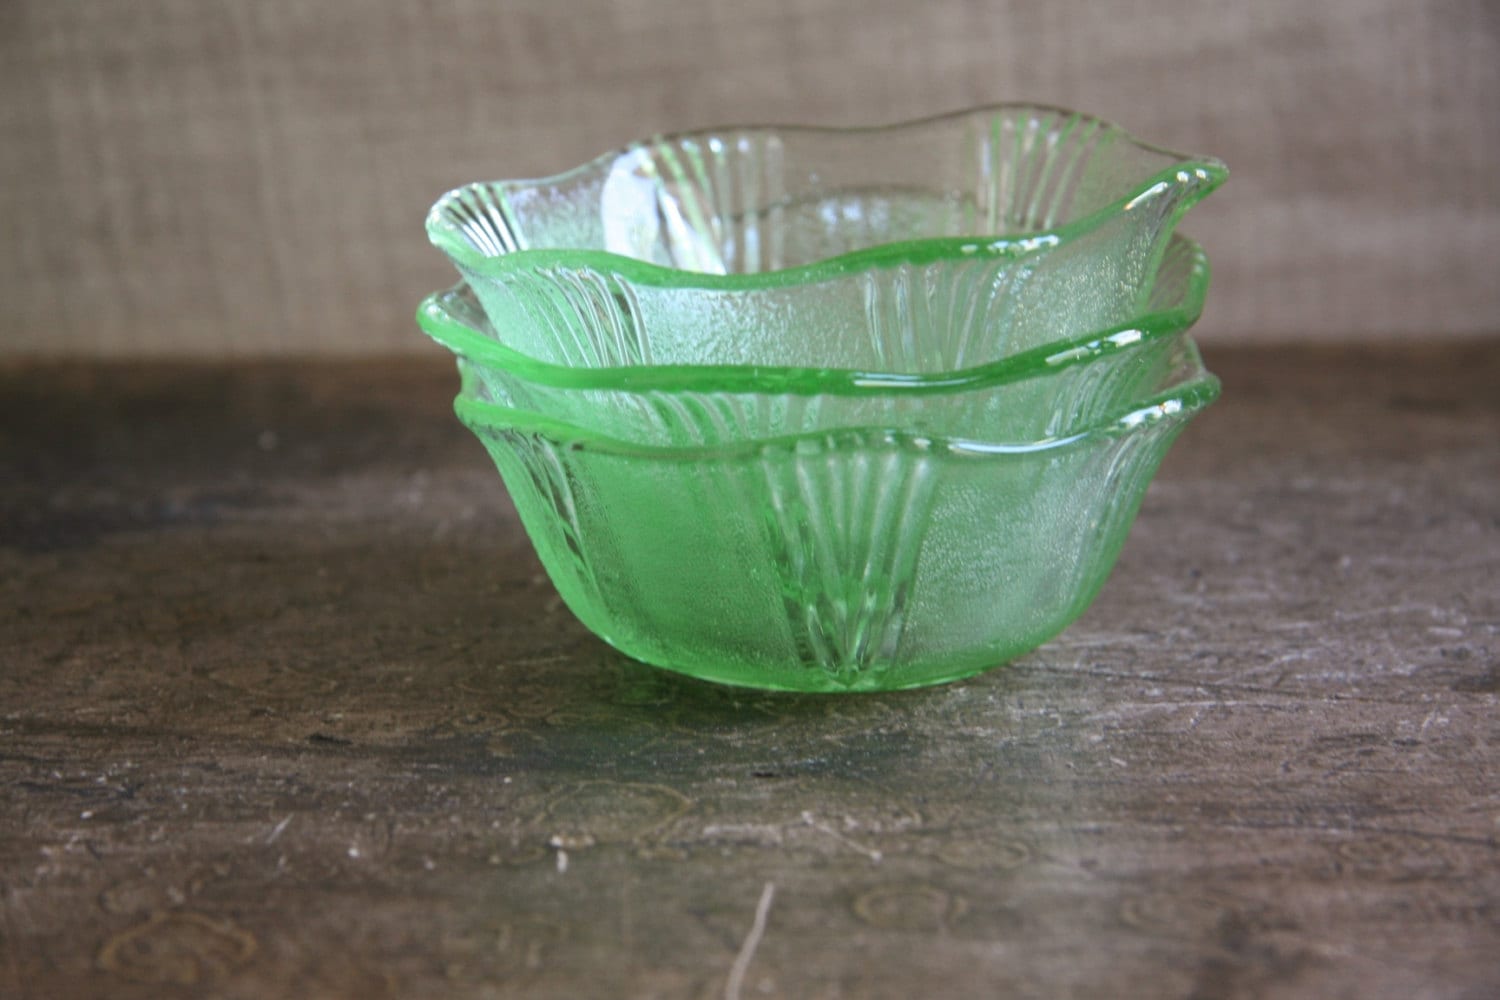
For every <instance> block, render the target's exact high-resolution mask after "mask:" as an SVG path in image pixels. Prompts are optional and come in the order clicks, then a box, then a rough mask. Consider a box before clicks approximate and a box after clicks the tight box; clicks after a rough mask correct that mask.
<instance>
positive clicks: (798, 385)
mask: <svg viewBox="0 0 1500 1000" xmlns="http://www.w3.org/2000/svg"><path fill="white" fill-rule="evenodd" d="M1208 283H1209V266H1208V260H1207V257H1206V256H1205V255H1204V253H1203V251H1202V249H1201V248H1200V247H1199V246H1198V245H1197V244H1196V243H1193V242H1192V241H1191V240H1189V239H1187V238H1185V237H1182V236H1174V237H1173V239H1172V241H1171V244H1170V246H1169V247H1168V249H1167V252H1166V255H1165V257H1164V259H1163V261H1162V264H1161V268H1160V270H1159V272H1158V274H1157V277H1156V281H1155V283H1154V284H1153V287H1152V289H1151V296H1150V298H1149V300H1148V301H1147V302H1146V303H1145V306H1144V308H1145V312H1144V313H1143V314H1142V315H1139V316H1137V317H1135V318H1134V319H1133V320H1132V322H1130V323H1128V324H1124V325H1121V326H1116V327H1113V328H1110V329H1106V330H1098V331H1092V332H1087V333H1084V334H1083V335H1082V336H1079V337H1074V338H1072V339H1065V340H1062V341H1060V342H1053V343H1048V344H1046V345H1044V346H1041V347H1036V348H1032V349H1030V350H1027V351H1022V352H1020V353H1017V354H1014V355H1008V356H1004V357H1002V358H999V359H997V360H995V361H993V362H991V363H989V364H987V365H981V366H977V367H974V368H968V369H964V370H961V371H951V372H943V373H934V374H899V373H889V372H861V371H853V370H847V369H842V368H840V369H834V368H812V369H809V368H773V367H755V366H733V365H718V366H683V365H677V366H670V365H630V366H624V367H590V366H564V365H554V364H548V363H546V362H542V361H538V360H536V359H534V358H531V357H528V356H526V355H523V354H521V353H519V352H517V351H515V350H513V349H511V348H510V347H508V346H507V345H506V344H505V343H504V338H503V337H502V335H501V334H500V333H499V332H497V331H496V330H495V328H494V327H493V325H492V324H491V323H490V322H489V320H488V319H487V318H486V316H485V315H484V312H483V310H482V308H481V307H480V305H479V302H478V300H477V298H476V297H475V296H474V294H473V291H472V289H470V288H468V287H467V286H464V285H460V286H459V287H457V288H455V289H452V290H450V291H448V292H443V293H439V294H436V295H433V296H431V297H429V298H428V299H427V300H426V301H425V302H424V303H423V304H422V307H421V309H420V310H419V311H418V313H417V320H418V322H419V323H420V325H421V326H422V329H423V330H424V331H425V332H426V333H427V334H428V335H429V336H431V337H432V338H433V339H435V340H437V341H438V342H439V343H442V344H443V345H444V346H446V347H448V348H449V349H450V350H452V351H453V352H454V353H456V354H458V355H459V356H460V358H462V359H463V366H462V367H463V372H464V395H465V396H466V397H468V398H471V399H475V400H479V401H483V402H486V403H494V404H497V405H500V406H504V407H509V408H512V409H518V410H527V411H531V412H535V413H540V414H545V415H547V416H548V417H550V418H552V419H555V420H563V421H567V422H569V423H572V424H576V425H578V426H582V427H587V428H591V429H593V430H595V431H597V432H599V433H602V434H607V435H610V436H611V437H614V438H618V439H620V440H624V441H630V442H634V443H637V444H647V445H660V446H674V447H675V446H686V445H712V444H721V443H730V442H734V441H741V440H751V439H759V438H768V437H776V436H780V435H788V434H803V433H810V432H816V431H824V430H832V429H838V428H843V427H884V428H888V429H892V430H897V431H902V432H907V433H925V434H930V435H937V436H957V437H962V436H965V435H967V434H969V433H970V432H971V431H972V429H973V428H974V427H976V426H987V427H994V426H996V425H997V424H996V418H997V417H1000V418H1002V419H1001V421H1000V426H1004V427H1005V429H1006V434H1007V435H1009V436H1010V439H1011V440H1033V439H1040V438H1044V437H1050V436H1054V435H1058V434H1061V433H1064V432H1065V430H1066V428H1067V427H1069V426H1080V425H1087V424H1088V423H1090V422H1091V421H1092V420H1093V419H1094V418H1095V417H1097V416H1099V415H1101V414H1103V413H1106V412H1109V411H1111V410H1112V409H1114V408H1115V407H1117V406H1119V405H1122V404H1123V403H1124V402H1125V401H1126V400H1129V399H1132V398H1135V397H1137V396H1138V395H1139V394H1140V392H1141V390H1142V389H1143V387H1147V386H1153V385H1161V384H1164V379H1165V378H1166V375H1167V374H1168V373H1170V372H1171V371H1172V370H1173V369H1174V368H1176V367H1179V366H1181V365H1183V364H1184V363H1185V359H1186V358H1188V357H1189V356H1190V355H1189V353H1188V352H1186V351H1185V348H1184V343H1185V341H1186V339H1187V337H1186V331H1187V329H1188V328H1189V327H1190V326H1191V325H1192V324H1193V323H1194V322H1195V321H1196V320H1197V319H1198V316H1199V315H1200V313H1201V312H1202V309H1203V301H1204V296H1205V293H1206V292H1207V288H1208Z"/></svg>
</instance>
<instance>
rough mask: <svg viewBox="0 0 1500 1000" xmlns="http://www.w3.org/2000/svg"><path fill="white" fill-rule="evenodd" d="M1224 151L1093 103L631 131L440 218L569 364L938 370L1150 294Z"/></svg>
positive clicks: (1045, 336)
mask: <svg viewBox="0 0 1500 1000" xmlns="http://www.w3.org/2000/svg"><path fill="white" fill-rule="evenodd" d="M1225 176H1226V171H1225V168H1224V166H1223V164H1222V163H1220V162H1219V161H1217V160H1214V159H1211V158H1206V157H1191V156H1185V155H1183V154H1179V153H1174V152H1171V151H1168V150H1165V149H1161V148H1158V147H1155V146H1151V145H1148V144H1145V143H1142V142H1140V141H1138V140H1136V139H1134V138H1132V137H1131V136H1129V135H1128V134H1127V133H1125V132H1124V131H1123V130H1121V129H1119V128H1117V127H1115V126H1113V125H1110V124H1107V123H1105V122H1103V121H1100V120H1099V119H1096V118H1091V117H1088V116H1086V115H1081V114H1076V113H1073V112H1068V111H1063V110H1059V109H1053V108H1042V107H1035V106H1029V105H1001V106H995V107H988V108H980V109H976V110H972V111H966V112H961V113H958V114H953V115H947V116H943V117H939V118H931V119H926V120H923V121H917V122H910V123H906V124H899V125H892V126H887V127H882V128H865V129H818V128H747V129H721V130H710V131H706V132H693V133H683V134H679V135H676V136H671V137H666V138H658V139H654V140H650V141H648V142H643V143H637V144H635V145H632V146H630V147H628V148H626V149H624V150H622V151H619V152H616V153H611V154H608V155H606V156H603V157H601V158H599V159H597V160H595V161H593V162H591V163H589V164H585V165H584V166H582V167H579V168H577V169H575V170H572V171H569V172H567V173H564V174H560V175H557V176H555V177H551V178H546V179H542V180H520V181H499V182H493V183H480V184H470V185H467V186H465V187H462V188H458V189H456V190H454V191H451V192H449V193H448V194H446V195H444V196H443V197H442V198H441V199H439V201H438V202H437V204H436V205H435V206H434V207H433V209H432V211H431V213H430V214H429V216H428V220H427V231H428V235H429V237H430V238H431V240H432V242H433V243H434V245H436V246H437V247H438V248H440V249H441V250H443V251H444V252H445V253H446V254H447V255H448V256H449V257H450V259H452V261H453V262H454V264H455V265H456V266H457V267H458V269H459V271H460V272H461V273H462V274H463V276H464V277H465V279H466V280H467V281H468V283H469V284H470V286H471V287H472V288H473V290H474V293H475V295H476V296H477V297H478V300H479V303H480V305H481V307H482V308H483V310H484V312H485V313H486V314H487V315H488V317H489V319H490V321H491V323H492V324H493V325H494V327H495V328H496V329H497V330H500V331H502V332H503V334H504V336H505V338H506V342H507V343H508V344H509V346H511V347H512V348H514V349H516V350H517V351H520V352H521V353H523V354H528V355H531V356H532V357H534V358H537V359H539V360H542V361H546V362H550V363H553V364H565V365H576V366H583V367H590V366H606V367H618V366H624V365H637V364H653V365H672V364H688V365H705V364H711V365H717V364H727V365H774V366H778V367H807V368H843V369H861V370H865V371H880V372H890V373H898V374H932V373H938V372H944V371H950V370H954V369H960V368H966V367H973V366H976V365H981V364H986V363H988V362H990V361H993V360H996V359H998V358H1000V357H1003V356H1005V355H1008V354H1014V353H1017V352H1018V351H1022V350H1027V349H1030V348H1033V347H1037V346H1041V345H1043V344H1046V343H1049V342H1052V341H1054V340H1060V339H1067V338H1069V337H1076V336H1080V335H1083V334H1085V333H1088V332H1090V331H1097V330H1101V329H1106V328H1108V327H1110V326H1113V325H1116V324H1120V323H1125V322H1128V321H1129V320H1130V318H1131V317H1132V316H1133V315H1135V314H1137V313H1139V312H1140V310H1141V307H1142V305H1143V303H1144V302H1145V300H1146V299H1147V297H1148V296H1149V294H1150V289H1151V283H1152V281H1153V279H1154V275H1155V273H1156V268H1157V266H1158V264H1159V262H1160V258H1161V256H1162V254H1163V252H1164V251H1165V248H1166V245H1167V239H1168V237H1169V236H1170V234H1171V232H1172V230H1173V228H1174V227H1175V225H1176V223H1177V220H1178V219H1179V218H1180V217H1181V215H1182V213H1183V212H1185V211H1186V210H1187V209H1188V208H1189V207H1190V206H1191V205H1193V204H1195V203H1196V202H1197V201H1198V200H1200V199H1201V198H1203V197H1204V196H1205V195H1207V194H1208V193H1209V192H1211V191H1212V190H1213V189H1214V188H1216V187H1217V186H1218V185H1219V184H1220V183H1222V182H1223V180H1224V178H1225Z"/></svg>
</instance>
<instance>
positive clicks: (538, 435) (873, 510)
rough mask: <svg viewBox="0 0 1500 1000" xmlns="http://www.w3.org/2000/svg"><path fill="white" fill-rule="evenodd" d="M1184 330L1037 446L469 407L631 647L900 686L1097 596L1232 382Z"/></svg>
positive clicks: (700, 665) (651, 656)
mask: <svg viewBox="0 0 1500 1000" xmlns="http://www.w3.org/2000/svg"><path fill="white" fill-rule="evenodd" d="M1180 343H1181V344H1182V345H1183V350H1184V351H1185V358H1184V359H1183V363H1181V364H1178V365H1176V366H1174V367H1172V369H1171V370H1170V371H1166V372H1163V373H1162V383H1161V384H1159V385H1156V386H1153V387H1151V389H1152V391H1150V392H1146V393H1143V394H1142V395H1140V396H1138V397H1136V398H1134V399H1132V400H1129V401H1128V403H1127V404H1126V405H1124V406H1122V407H1119V408H1118V409H1116V410H1115V411H1113V412H1110V413H1107V414H1103V415H1101V416H1100V417H1099V418H1098V419H1097V420H1094V421H1093V422H1091V423H1089V424H1087V425H1079V424H1077V423H1076V422H1075V423H1074V425H1073V426H1071V427H1070V428H1069V429H1068V430H1067V432H1066V433H1064V434H1060V435H1056V436H1049V437H1042V438H1038V437H1036V436H1034V434H1033V431H1034V422H1033V419H1032V415H1030V414H1017V413H1014V412H1012V411H1010V410H1008V409H1005V408H984V409H982V410H981V411H980V413H979V414H978V415H977V419H975V420H974V421H973V424H972V426H971V428H970V430H969V432H968V433H967V434H964V435H962V436H957V435H955V436H951V437H943V436H935V435H928V434H918V433H911V432H904V431H898V430H892V429H871V428H848V429H841V430H833V431H826V432H815V433H807V434H800V435H793V436H789V437H784V438H772V439H757V440H741V441H736V442H732V443H722V444H715V445H709V446H699V447H675V448H674V447H653V446H650V445H642V444H639V443H634V442H629V441H623V440H620V439H618V438H613V437H609V436H607V435H603V434H600V433H598V432H596V431H592V430H589V429H586V428H582V427H579V426H577V425H575V424H570V423H567V422H564V421H560V420H556V419H554V418H551V417H548V416H544V415H541V414H536V413H530V412H524V411H518V410H513V409H508V408H505V407H500V406H497V405H495V404H493V403H488V402H485V401H483V400H480V399H476V398H473V397H472V396H471V395H469V394H467V393H465V394H463V395H461V396H460V397H459V400H458V403H457V409H458V412H459V415H460V417H461V418H462V419H463V420H464V421H465V422H466V423H467V424H468V425H469V426H470V427H471V428H473V429H474V431H475V432H476V433H477V434H478V435H479V437H480V438H481V440H483V441H484V443H485V445H486V447H487V448H488V450H489V451H490V454H491V455H492V456H493V458H494V460H495V462H496V464H497V465H498V467H499V469H500V472H501V475H502V476H503V478H504V479H505V482H506V485H507V487H508V489H509V490H510V493H511V496H512V497H513V499H514V500H515V503H516V507H517V509H518V511H519V512H520V515H521V519H522V521H523V523H524V524H525V526H526V529H527V531H528V533H529V534H530V536H531V538H532V541H533V542H534V543H535V545H536V548H537V552H538V554H539V556H540V557H541V560H542V563H543V564H544V565H545V567H546V568H547V571H548V573H549V575H550V576H551V578H552V581H553V583H554V584H555V585H556V587H557V589H558V591H559V593H560V594H561V595H562V597H563V599H564V600H565V601H566V602H567V604H568V606H569V607H570V608H571V609H572V610H573V611H574V613H575V614H577V615H578V617H579V618H580V619H581V620H582V621H583V622H584V624H586V625H587V626H588V627H589V628H590V629H592V630H593V631H594V632H596V633H597V634H598V635H600V636H601V637H603V638H604V639H605V640H607V641H608V642H610V643H611V644H613V645H614V646H616V647H617V648H619V649H620V650H622V651H623V652H625V653H627V654H629V655H631V656H634V657H637V658H639V659H641V660H644V661H646V662H648V663H653V664H656V665H658V666H662V667H667V668H670V669H673V670H677V671H681V672H683V673H687V674H692V675H694V676H697V677H702V678H705V679H709V680H715V681H721V682H725V683H732V684H741V685H748V686H754V687H764V688H779V689H787V690H801V691H855V690H885V689H891V688H901V687H911V686H916V685H922V684H931V683H937V682H940V681H943V680H949V679H953V678H957V677H962V676H965V675H968V674H971V673H975V672H978V671H980V670H983V669H986V668H988V667H992V666H995V665H996V664H998V663H1002V662H1004V661H1005V660H1007V659H1009V658H1011V657H1013V656H1015V655H1017V654H1019V653H1021V652H1024V651H1026V650H1028V649H1031V648H1032V647H1034V646H1036V645H1037V644H1039V643H1041V642H1043V641H1045V640H1046V639H1047V638H1049V637H1051V636H1052V635H1054V634H1056V633H1057V632H1058V631H1060V630H1061V629H1062V628H1063V627H1064V626H1065V625H1066V624H1067V623H1068V622H1069V621H1071V620H1072V619H1073V618H1075V617H1076V616H1077V615H1078V614H1080V613H1081V612H1082V611H1083V609H1084V608H1085V607H1087V606H1088V604H1089V602H1090V601H1091V600H1092V599H1093V596H1094V594H1095V593H1096V592H1097V591H1098V589H1099V587H1100V586H1101V585H1102V584H1103V582H1104V579H1105V577H1106V576H1107V575H1108V573H1109V569H1110V567H1111V566H1112V564H1113V562H1114V559H1115V557H1116V555H1117V554H1118V552H1119V549H1120V546H1121V544H1122V543H1123V541H1124V539H1125V535H1126V533H1127V531H1128V529H1129V526H1130V523H1131V521H1132V520H1133V519H1134V517H1135V513H1136V510H1137V508H1138V506H1139V504H1140V500H1141V497H1142V494H1143V493H1144V491H1145V489H1146V486H1147V484H1148V483H1149V481H1150V479H1151V476H1152V475H1153V474H1154V472H1155V469H1156V467H1157V464H1158V463H1159V462H1160V460H1161V458H1162V456H1163V455H1164V454H1165V452H1166V450H1167V448H1168V447H1169V445H1170V444H1171V442H1172V440H1173V438H1174V437H1175V436H1176V434H1177V433H1178V431H1179V430H1180V429H1181V427H1182V426H1183V424H1184V423H1185V422H1186V421H1187V419H1188V418H1189V417H1190V416H1191V415H1192V414H1193V413H1195V412H1196V411H1197V410H1198V409H1200V408H1201V407H1203V406H1204V405H1206V404H1207V403H1208V402H1210V401H1211V400H1212V399H1213V398H1214V397H1215V396H1216V395H1217V393H1218V382H1217V380H1216V379H1214V377H1213V376H1212V375H1210V374H1208V373H1207V372H1206V371H1205V370H1204V369H1203V368H1202V366H1201V363H1200V362H1199V361H1198V358H1197V353H1196V351H1195V350H1194V349H1193V347H1192V344H1191V342H1190V341H1186V340H1185V339H1184V340H1183V341H1181V342H1180ZM1083 367H1087V366H1086V365H1085V366H1083ZM1016 421H1020V423H1021V429H1020V430H1019V432H1017V431H1016V429H1015V427H1014V426H1013V424H1014V423H1015V422H1016Z"/></svg>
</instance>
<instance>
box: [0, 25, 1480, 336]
mask: <svg viewBox="0 0 1500 1000" xmlns="http://www.w3.org/2000/svg"><path fill="white" fill-rule="evenodd" d="M1018 99H1025V100H1036V101H1042V102H1048V103H1059V104H1065V105H1070V106H1074V107H1077V108H1080V109H1083V110H1087V111H1091V112H1094V113H1097V114H1101V115H1103V116H1105V117H1108V118H1111V119H1113V120H1115V121H1118V122H1120V123H1121V124H1123V125H1125V126H1126V127H1128V128H1130V129H1131V130H1132V131H1134V132H1136V133H1137V134H1139V135H1142V136H1144V137H1146V138H1149V139H1152V140H1155V141H1158V142H1161V143H1164V144H1167V145H1171V146H1174V147H1177V148H1182V149H1188V150H1193V151H1199V152H1206V153H1213V154H1216V155H1218V156H1220V157H1222V158H1223V159H1225V160H1226V161H1228V162H1229V164H1230V167H1231V169H1232V171H1233V174H1234V176H1233V178H1232V179H1231V181H1230V183H1229V185H1228V186H1226V187H1225V188H1224V189H1223V190H1221V191H1220V192H1219V193H1218V194H1216V195H1215V196H1214V197H1213V198H1212V199H1210V201H1209V202H1208V203H1206V204H1205V205H1204V206H1202V207H1200V208H1199V209H1197V210H1195V212H1194V213H1193V215H1192V216H1191V217H1190V219H1189V222H1188V224H1187V226H1186V229H1187V231H1188V232H1190V233H1192V234H1193V235H1195V236H1197V237H1198V238H1199V239H1200V240H1202V241H1203V242H1204V243H1205V245H1206V246H1207V247H1208V250H1209V253H1210V255H1211V256H1212V257H1213V259H1214V261H1215V265H1216V285H1215V289H1214V293H1213V295H1212V296H1211V298H1210V307H1209V312H1208V314H1207V316H1206V318H1205V320H1204V323H1203V326H1202V327H1201V330H1202V332H1203V334H1204V336H1205V339H1209V340H1219V341H1231V340H1277V339H1301V338H1328V339H1331V338H1344V337H1411V336H1422V337H1438V336H1458V335H1470V334H1477V333H1489V332H1493V331H1496V330H1500V180H1497V178H1500V3H1495V2H1494V0H1327V2H1323V3H1309V2H1307V0H1258V2H1254V3H1244V2H1235V3H1222V4H1219V3H1202V2H1198V0H1123V2H1120V3H1098V2H1090V0H1048V2H1045V3H1042V2H1029V0H1027V2H1022V0H1017V2H977V0H976V2H966V0H923V2H913V0H683V2H648V0H513V2H499V0H318V2H307V0H258V2H234V0H135V2H124V0H0V354H22V353H27V354H36V353H44V354H71V355H135V354H158V355H161V354H168V355H189V354H191V355H204V356H220V355H229V354H264V353H285V352H296V351H316V352H358V351H382V352H387V351H392V350H418V349H421V348H422V346H423V341H422V340H421V339H420V337H419V335H418V334H417V333H416V332H415V328H414V324H413V323H412V322H411V319H410V316H411V313H412V310H413V308H414V305H415V303H416V301H417V300H418V299H419V298H420V296H421V295H422V294H424V293H425V292H427V291H429V290H431V289H434V288H436V287H438V286H440V285H444V284H447V283H448V282H449V281H450V271H449V270H448V267H447V264H446V263H445V262H444V261H443V260H442V259H441V258H439V257H438V255H437V254H436V252H435V251H432V250H431V249H430V248H429V247H428V246H427V244H426V241H425V238H424V236H423V234H422V229H421V223H422V218H423V215H424V213H425V211H426V208H427V206H428V204H429V203H430V202H431V200H432V199H433V198H434V197H435V196H436V195H437V194H438V193H440V192H441V191H443V190H444V189H446V188H448V187H451V186H453V185H455V184H457V183H460V182H462V181H466V180H473V179H479V178H492V177H500V176H520V175H532V174H538V173H550V172H554V171H556V170H559V169H562V168H564V167H567V166H571V165H573V164H575V163H577V162H580V161H582V160H583V159H586V158H588V157H591V156H592V155H594V154H596V153H598V152H602V151H603V150H605V149H608V148H610V147H612V146H615V145H618V144H620V143H622V142H624V141H626V140H628V139H631V138H635V137H637V136H641V135H644V134H649V133H651V132H654V131H659V130H667V129H678V128H685V127H691V126H700V125H707V124H721V123H726V122H759V121H773V122H792V121H797V122H815V123H827V124H856V123H874V122H884V121H891V120H896V119H901V118H905V117H910V116H915V115H921V114H927V113H932V112H938V111H944V110H950V109H953V108H957V107H960V106H964V105H968V104H973V103H978V102H983V101H991V100H1018Z"/></svg>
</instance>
